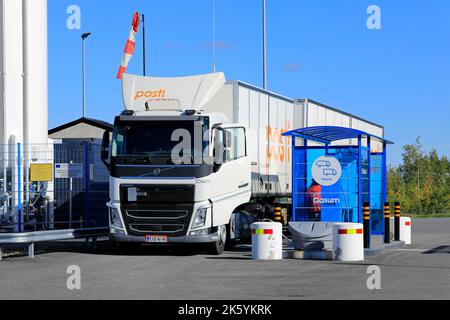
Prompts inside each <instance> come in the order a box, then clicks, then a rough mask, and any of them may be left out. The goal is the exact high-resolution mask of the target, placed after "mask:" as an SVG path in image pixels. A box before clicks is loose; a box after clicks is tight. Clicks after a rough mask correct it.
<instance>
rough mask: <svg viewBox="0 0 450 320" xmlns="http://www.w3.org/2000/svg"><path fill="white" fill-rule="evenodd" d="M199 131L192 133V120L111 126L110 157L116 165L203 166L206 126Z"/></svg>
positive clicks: (206, 144) (201, 126)
mask: <svg viewBox="0 0 450 320" xmlns="http://www.w3.org/2000/svg"><path fill="white" fill-rule="evenodd" d="M199 129H200V130H194V122H193V121H173V122H169V121H163V122H137V121H133V122H128V123H121V124H118V125H115V126H114V132H113V141H112V150H111V155H112V157H113V159H114V162H115V163H118V164H194V163H196V164H197V163H198V161H200V163H202V155H203V151H204V150H205V148H206V147H207V146H208V141H202V140H203V137H204V136H205V137H207V135H205V130H208V127H207V126H205V125H201V124H200V126H199ZM194 132H196V134H194ZM199 133H200V134H199ZM194 139H199V140H200V141H199V142H198V143H195V141H194ZM200 146H201V150H195V147H197V148H198V149H200V148H199V147H200ZM174 148H176V149H175V150H174ZM180 159H183V161H182V163H180Z"/></svg>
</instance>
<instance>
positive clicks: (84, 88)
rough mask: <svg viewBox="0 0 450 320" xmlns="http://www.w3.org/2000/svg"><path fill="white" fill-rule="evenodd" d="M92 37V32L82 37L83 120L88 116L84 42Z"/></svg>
mask: <svg viewBox="0 0 450 320" xmlns="http://www.w3.org/2000/svg"><path fill="white" fill-rule="evenodd" d="M90 35H91V33H90V32H86V33H83V34H82V35H81V47H82V77H83V79H82V81H83V118H84V116H85V115H86V78H85V77H86V52H85V47H84V40H86V38H87V37H89V36H90Z"/></svg>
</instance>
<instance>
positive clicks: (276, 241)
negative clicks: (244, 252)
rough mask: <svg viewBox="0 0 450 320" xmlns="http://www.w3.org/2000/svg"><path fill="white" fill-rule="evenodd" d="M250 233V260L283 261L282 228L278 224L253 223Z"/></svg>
mask: <svg viewBox="0 0 450 320" xmlns="http://www.w3.org/2000/svg"><path fill="white" fill-rule="evenodd" d="M250 229H251V233H252V259H255V260H281V259H283V227H282V225H281V223H278V222H255V223H252V224H251V226H250Z"/></svg>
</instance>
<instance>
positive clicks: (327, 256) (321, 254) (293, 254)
mask: <svg viewBox="0 0 450 320" xmlns="http://www.w3.org/2000/svg"><path fill="white" fill-rule="evenodd" d="M283 258H284V259H305V260H332V258H333V253H332V252H331V250H317V251H300V250H294V249H289V250H284V251H283Z"/></svg>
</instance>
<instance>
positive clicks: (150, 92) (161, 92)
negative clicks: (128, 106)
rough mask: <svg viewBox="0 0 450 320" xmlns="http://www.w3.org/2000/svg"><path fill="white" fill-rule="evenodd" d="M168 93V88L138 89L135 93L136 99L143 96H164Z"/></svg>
mask: <svg viewBox="0 0 450 320" xmlns="http://www.w3.org/2000/svg"><path fill="white" fill-rule="evenodd" d="M165 95H166V89H159V90H138V91H136V93H135V95H134V100H138V99H141V98H164V97H165Z"/></svg>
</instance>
